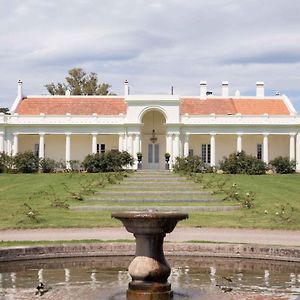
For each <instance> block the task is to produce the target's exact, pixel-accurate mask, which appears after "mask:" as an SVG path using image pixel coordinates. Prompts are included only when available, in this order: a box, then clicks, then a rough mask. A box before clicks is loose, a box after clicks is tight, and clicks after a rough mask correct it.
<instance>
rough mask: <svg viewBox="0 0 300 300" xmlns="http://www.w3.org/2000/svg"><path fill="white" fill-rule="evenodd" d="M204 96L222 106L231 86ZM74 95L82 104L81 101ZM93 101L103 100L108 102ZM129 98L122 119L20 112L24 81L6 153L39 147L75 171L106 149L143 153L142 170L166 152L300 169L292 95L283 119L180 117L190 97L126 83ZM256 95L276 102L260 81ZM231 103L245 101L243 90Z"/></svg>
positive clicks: (5, 131) (0, 146) (7, 128)
mask: <svg viewBox="0 0 300 300" xmlns="http://www.w3.org/2000/svg"><path fill="white" fill-rule="evenodd" d="M206 91H207V89H206V82H201V85H200V95H199V96H197V97H193V98H194V99H197V101H198V100H199V101H207V99H214V101H218V99H219V98H220V99H221V98H222V97H223V98H224V97H229V96H228V93H229V92H228V82H223V83H222V96H220V97H215V96H207V95H206ZM60 97H64V96H56V97H51V96H44V97H43V96H27V98H30V99H35V98H39V99H43V98H45V101H55V99H59V98H60ZM66 97H67V96H66ZM68 97H70V96H68ZM71 98H72V99H74V102H76V96H71ZM81 98H82V97H81ZM90 98H91V97H90ZM95 98H97V99H99V101H101V99H102V98H105V97H95ZM110 98H112V99H113V98H114V97H111V96H110ZM123 98H124V101H125V103H126V105H127V111H126V113H124V114H118V115H100V114H95V113H94V114H92V113H91V114H89V115H78V114H77V115H72V114H70V113H64V114H61V115H49V114H44V113H40V114H38V115H32V114H28V115H26V114H18V113H16V112H17V111H18V106H19V105H20V103H21V102H22V101H23V99H24V97H23V92H22V83H20V82H19V83H18V97H17V99H16V100H15V102H14V104H13V106H12V109H11V112H12V115H4V114H2V113H1V114H0V152H3V151H4V152H6V153H8V154H11V155H15V154H16V153H18V152H23V151H25V150H32V151H35V150H38V155H39V156H40V157H41V158H43V157H50V158H53V159H55V160H57V161H59V160H63V161H66V162H67V166H69V164H68V162H69V161H70V160H80V161H82V160H83V159H84V157H85V156H86V155H87V154H91V153H96V152H100V151H101V149H102V150H103V151H104V150H109V149H119V150H120V151H123V150H126V151H128V152H129V153H130V154H132V155H133V156H134V157H135V158H136V153H137V152H142V154H143V168H164V164H165V160H164V154H165V153H166V152H168V153H170V154H171V165H172V163H174V161H175V158H176V157H177V156H187V155H189V154H191V153H192V154H194V155H200V156H202V157H203V158H204V159H206V160H207V162H208V163H209V164H210V165H211V166H216V165H218V162H219V161H220V160H221V159H222V158H223V157H224V156H227V155H228V154H230V153H232V152H235V151H241V150H245V151H246V152H247V153H249V154H252V155H255V156H257V155H261V159H262V160H263V161H265V162H266V163H268V162H269V161H270V160H272V159H273V158H275V157H277V156H279V155H281V156H288V157H290V159H291V160H294V159H296V161H297V170H298V171H300V116H299V115H298V114H297V113H296V111H295V109H294V108H293V106H292V104H291V102H290V101H289V100H288V98H287V97H286V96H278V99H279V98H280V99H282V101H283V102H284V104H285V106H286V107H287V109H288V111H289V113H288V114H282V115H280V114H276V115H272V114H266V113H264V114H260V115H258V114H256V115H243V114H240V113H237V114H215V113H211V114H209V115H207V114H206V115H197V114H189V113H184V114H182V112H181V106H180V105H181V102H182V99H183V98H184V97H180V96H175V95H128V83H127V82H125V96H124V97H123ZM251 98H255V99H261V101H268V99H269V98H272V99H274V97H265V96H264V91H263V84H262V83H261V82H259V83H257V96H256V97H251ZM230 99H243V97H241V96H239V94H238V93H237V96H235V97H231V98H230ZM245 99H249V97H245ZM245 101H251V100H245ZM153 130H154V133H153ZM153 135H154V136H153ZM153 138H154V139H153ZM103 145H104V146H103ZM155 145H156V146H155ZM101 147H102V148H101ZM258 152H259V153H258ZM260 152H261V153H260ZM208 158H209V159H208ZM134 167H136V164H135V166H134Z"/></svg>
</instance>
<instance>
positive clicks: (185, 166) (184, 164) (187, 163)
mask: <svg viewBox="0 0 300 300" xmlns="http://www.w3.org/2000/svg"><path fill="white" fill-rule="evenodd" d="M173 170H174V172H182V173H183V174H192V173H199V172H201V173H203V172H206V171H208V170H210V167H208V166H207V165H206V164H205V163H204V162H203V161H202V160H201V158H200V157H199V156H197V155H196V156H188V157H177V158H176V162H175V165H174V166H173Z"/></svg>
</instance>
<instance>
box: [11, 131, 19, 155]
mask: <svg viewBox="0 0 300 300" xmlns="http://www.w3.org/2000/svg"><path fill="white" fill-rule="evenodd" d="M18 151H19V138H18V133H14V142H13V149H12V152H13V153H12V155H13V156H15V155H16V154H17V153H18Z"/></svg>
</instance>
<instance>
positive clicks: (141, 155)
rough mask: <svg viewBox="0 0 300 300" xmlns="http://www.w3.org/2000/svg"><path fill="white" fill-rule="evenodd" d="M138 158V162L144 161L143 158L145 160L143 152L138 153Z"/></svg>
mask: <svg viewBox="0 0 300 300" xmlns="http://www.w3.org/2000/svg"><path fill="white" fill-rule="evenodd" d="M136 157H137V159H138V161H139V162H140V161H141V160H142V158H143V153H142V152H138V153H137V154H136Z"/></svg>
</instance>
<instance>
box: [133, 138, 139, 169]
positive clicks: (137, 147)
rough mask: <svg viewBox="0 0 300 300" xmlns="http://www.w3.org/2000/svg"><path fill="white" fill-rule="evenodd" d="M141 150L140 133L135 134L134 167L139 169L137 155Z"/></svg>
mask: <svg viewBox="0 0 300 300" xmlns="http://www.w3.org/2000/svg"><path fill="white" fill-rule="evenodd" d="M138 152H140V134H135V136H134V141H133V157H134V168H135V169H137V167H138V166H137V163H138V161H137V156H136V154H137V153H138Z"/></svg>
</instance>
